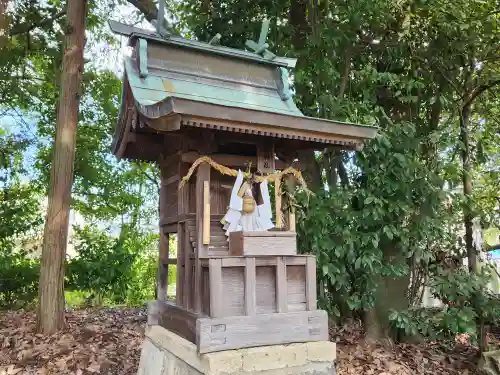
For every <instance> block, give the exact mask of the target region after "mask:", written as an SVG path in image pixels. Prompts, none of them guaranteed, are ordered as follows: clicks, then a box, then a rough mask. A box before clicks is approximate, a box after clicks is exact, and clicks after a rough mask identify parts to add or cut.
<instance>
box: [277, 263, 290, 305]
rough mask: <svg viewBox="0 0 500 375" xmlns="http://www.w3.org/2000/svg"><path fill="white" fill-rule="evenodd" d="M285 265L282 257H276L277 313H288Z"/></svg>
mask: <svg viewBox="0 0 500 375" xmlns="http://www.w3.org/2000/svg"><path fill="white" fill-rule="evenodd" d="M287 295H288V290H287V282H286V263H285V259H284V258H283V257H276V308H277V310H278V312H279V313H285V312H287V311H288V301H287Z"/></svg>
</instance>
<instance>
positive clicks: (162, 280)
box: [156, 163, 169, 301]
mask: <svg viewBox="0 0 500 375" xmlns="http://www.w3.org/2000/svg"><path fill="white" fill-rule="evenodd" d="M167 177H168V176H166V171H165V167H164V165H162V163H160V197H159V216H160V225H159V229H160V244H159V259H158V275H157V288H156V299H158V300H160V301H166V300H167V295H168V263H169V262H168V258H169V254H168V251H169V248H168V241H169V236H168V234H167V233H165V232H164V231H163V228H162V226H161V218H162V217H164V216H165V215H166V212H165V211H166V207H167V201H166V200H167V191H166V190H167V185H166V179H167Z"/></svg>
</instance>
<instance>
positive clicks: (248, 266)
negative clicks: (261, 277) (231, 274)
mask: <svg viewBox="0 0 500 375" xmlns="http://www.w3.org/2000/svg"><path fill="white" fill-rule="evenodd" d="M256 280H257V277H256V268H255V258H254V257H246V258H245V315H249V316H253V315H255V314H256V313H257V290H256V285H257V281H256Z"/></svg>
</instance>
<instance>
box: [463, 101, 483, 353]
mask: <svg viewBox="0 0 500 375" xmlns="http://www.w3.org/2000/svg"><path fill="white" fill-rule="evenodd" d="M471 106H472V102H468V103H466V104H465V105H464V106H463V108H462V110H461V112H460V141H461V142H462V153H461V155H462V184H463V191H464V198H465V199H464V200H465V202H464V206H463V211H464V227H465V249H466V251H467V263H468V266H469V272H470V273H471V274H475V273H477V272H478V268H477V266H478V264H477V252H476V249H475V247H474V244H473V228H472V225H473V223H472V219H474V214H473V212H472V203H471V199H472V176H471V172H472V170H471V161H470V157H471V155H470V144H469V121H470V114H471ZM478 298H479V296H477V295H474V296H473V301H472V305H473V306H474V309H475V310H476V313H477V315H478V318H477V321H476V325H477V326H476V329H477V337H478V341H479V352H480V353H483V352H484V351H485V350H486V348H487V346H488V343H487V335H486V332H485V329H484V319H483V317H482V316H481V309H480V307H479V306H478Z"/></svg>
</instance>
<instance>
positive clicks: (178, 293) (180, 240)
mask: <svg viewBox="0 0 500 375" xmlns="http://www.w3.org/2000/svg"><path fill="white" fill-rule="evenodd" d="M183 225H184V224H183V223H180V224H177V272H176V288H175V289H176V290H175V303H176V304H177V306H182V305H183V304H184V278H185V275H184V273H185V272H186V269H185V267H184V260H185V253H184V227H183Z"/></svg>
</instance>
